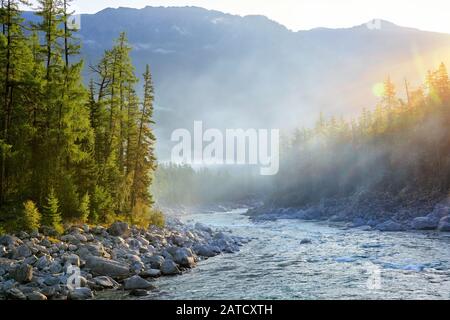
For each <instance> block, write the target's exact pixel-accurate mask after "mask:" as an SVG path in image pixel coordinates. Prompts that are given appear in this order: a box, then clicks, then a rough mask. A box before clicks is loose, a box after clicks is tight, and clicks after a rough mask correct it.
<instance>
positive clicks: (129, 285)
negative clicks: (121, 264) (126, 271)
mask: <svg viewBox="0 0 450 320" xmlns="http://www.w3.org/2000/svg"><path fill="white" fill-rule="evenodd" d="M123 287H124V289H125V290H134V289H150V288H151V287H153V286H152V284H151V283H150V282H148V281H147V280H145V279H143V278H141V277H140V276H138V275H135V276H132V277H131V278H128V279H125V281H124V285H123Z"/></svg>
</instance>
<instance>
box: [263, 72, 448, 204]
mask: <svg viewBox="0 0 450 320" xmlns="http://www.w3.org/2000/svg"><path fill="white" fill-rule="evenodd" d="M399 90H405V91H406V93H407V94H406V96H407V99H406V100H402V99H399V98H398V95H397V94H398V91H399ZM376 93H378V94H379V96H380V97H381V99H380V102H379V103H378V105H377V106H376V108H375V109H373V110H370V109H365V110H364V111H363V113H362V114H361V116H360V117H359V118H358V119H355V120H353V121H345V120H343V119H336V118H334V117H332V118H330V119H326V118H325V117H324V116H323V115H321V116H320V119H319V120H318V122H317V124H316V126H315V127H314V128H312V129H299V130H297V131H296V134H295V136H294V137H293V139H291V140H290V141H289V144H288V146H287V147H286V148H285V150H284V155H285V156H284V157H283V161H282V164H281V165H280V168H281V172H280V174H279V175H278V177H277V178H276V182H275V183H276V184H275V187H274V190H276V191H274V193H273V196H272V198H271V200H270V201H269V202H270V203H272V204H274V205H276V206H281V207H286V206H298V207H301V206H306V205H311V204H317V203H320V202H321V201H323V200H326V199H331V198H335V199H336V198H337V199H339V198H345V197H349V196H352V195H358V196H361V197H359V198H357V199H356V200H358V199H359V200H361V199H363V200H369V201H368V202H367V203H366V205H369V206H370V202H371V201H372V200H373V199H374V198H377V197H378V198H379V199H382V200H383V201H384V202H385V203H386V208H385V209H386V210H388V211H389V210H391V212H392V210H394V211H395V209H394V207H395V206H396V205H398V204H399V205H400V206H402V205H403V207H404V208H405V207H406V208H407V207H408V205H411V204H413V203H416V202H422V203H424V204H427V202H430V203H432V204H433V203H435V202H436V201H438V200H439V199H442V198H445V197H447V196H448V195H449V191H450V81H449V77H448V73H447V69H446V67H445V65H444V64H441V65H440V66H439V68H438V69H437V70H435V71H430V72H429V73H428V76H427V80H426V83H425V84H424V85H423V86H421V87H419V88H415V89H414V88H411V87H410V86H409V85H408V82H406V83H405V88H404V89H403V88H401V89H399V88H395V86H394V84H393V83H392V81H391V80H390V79H389V78H388V79H387V80H386V81H385V82H384V85H383V86H380V87H379V88H378V92H376ZM392 201H393V202H392Z"/></svg>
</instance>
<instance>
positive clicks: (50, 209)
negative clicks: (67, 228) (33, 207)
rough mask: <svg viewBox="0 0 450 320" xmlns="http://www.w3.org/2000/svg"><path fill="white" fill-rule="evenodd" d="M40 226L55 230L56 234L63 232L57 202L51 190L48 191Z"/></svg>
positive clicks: (53, 191)
mask: <svg viewBox="0 0 450 320" xmlns="http://www.w3.org/2000/svg"><path fill="white" fill-rule="evenodd" d="M42 224H43V225H45V226H47V227H51V228H53V229H55V230H56V232H58V233H62V232H63V230H64V228H63V226H62V218H61V212H60V211H59V201H58V198H57V197H56V195H55V190H54V189H53V188H51V189H50V194H49V195H48V197H47V203H46V205H45V206H44V208H43V211H42Z"/></svg>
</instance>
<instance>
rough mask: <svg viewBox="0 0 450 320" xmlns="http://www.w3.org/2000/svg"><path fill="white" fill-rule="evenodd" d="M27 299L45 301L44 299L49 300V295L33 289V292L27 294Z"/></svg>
mask: <svg viewBox="0 0 450 320" xmlns="http://www.w3.org/2000/svg"><path fill="white" fill-rule="evenodd" d="M27 299H28V300H35V301H43V300H47V296H45V295H44V294H42V293H40V292H39V291H33V292H31V293H29V294H27Z"/></svg>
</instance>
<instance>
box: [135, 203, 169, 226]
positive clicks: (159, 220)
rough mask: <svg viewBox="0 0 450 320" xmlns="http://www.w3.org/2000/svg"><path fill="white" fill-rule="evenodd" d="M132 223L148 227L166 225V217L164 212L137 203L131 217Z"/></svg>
mask: <svg viewBox="0 0 450 320" xmlns="http://www.w3.org/2000/svg"><path fill="white" fill-rule="evenodd" d="M130 220H131V221H130V222H131V223H132V224H135V225H137V226H139V227H142V228H145V229H146V228H148V227H149V226H151V225H154V226H158V227H164V225H165V219H164V215H163V213H162V212H160V211H157V210H153V209H150V208H149V207H148V206H146V205H144V204H142V203H137V204H136V206H135V207H134V209H133V212H132V214H131V219H130Z"/></svg>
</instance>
